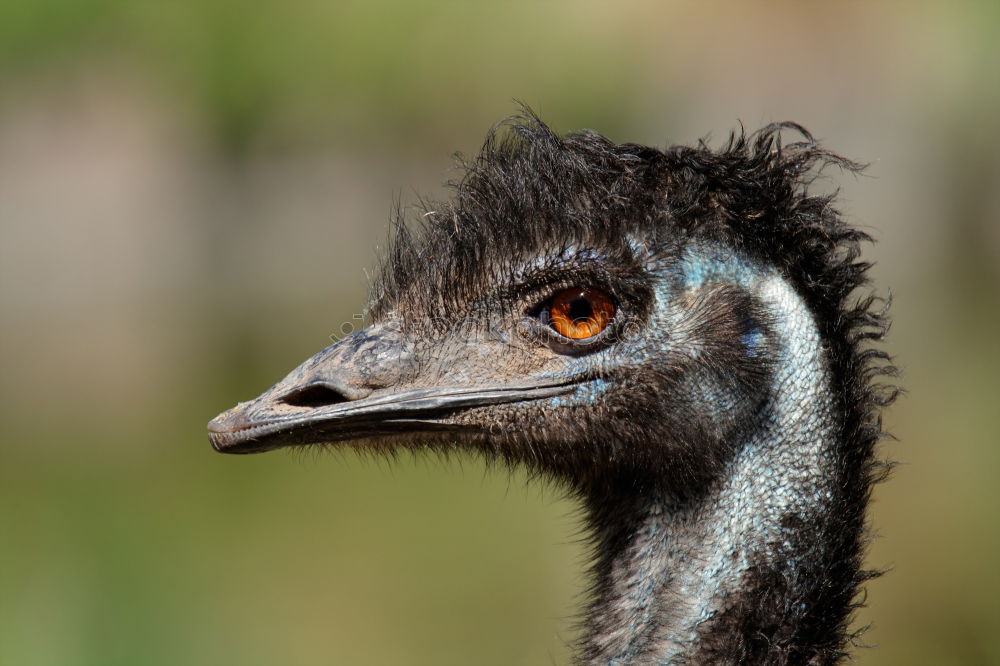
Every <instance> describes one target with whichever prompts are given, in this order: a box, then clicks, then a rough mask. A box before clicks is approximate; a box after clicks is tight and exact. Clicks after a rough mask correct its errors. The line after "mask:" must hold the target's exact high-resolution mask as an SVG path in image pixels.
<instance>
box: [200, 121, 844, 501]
mask: <svg viewBox="0 0 1000 666" xmlns="http://www.w3.org/2000/svg"><path fill="white" fill-rule="evenodd" d="M782 129H786V127H785V126H775V127H771V128H767V129H765V130H764V131H762V132H761V133H759V134H758V135H757V136H756V137H755V138H752V139H749V140H748V139H747V138H745V137H743V136H737V137H734V138H732V139H731V140H730V142H729V144H728V145H727V146H725V147H724V148H723V149H722V150H720V151H719V152H713V151H710V150H709V149H708V148H706V147H705V146H699V147H697V148H674V149H670V150H668V151H666V152H661V151H658V150H655V149H651V148H646V147H642V146H638V145H629V144H625V145H617V144H614V143H612V142H611V141H609V140H607V139H605V138H603V137H601V136H599V135H597V134H594V133H590V132H583V133H578V134H573V135H569V136H567V137H559V136H557V135H555V134H554V133H553V132H552V131H551V130H549V128H548V127H546V126H545V125H543V124H542V123H541V122H540V121H539V120H537V119H536V118H533V117H528V118H526V119H520V120H518V121H516V122H513V123H511V124H510V125H509V126H508V127H507V128H505V129H504V130H501V132H500V133H496V132H494V133H491V134H490V136H489V137H488V138H487V141H486V144H485V145H484V148H483V150H482V152H481V153H480V155H479V156H478V157H477V158H476V159H475V160H474V161H473V162H471V163H470V164H467V165H466V168H467V172H466V176H465V177H464V178H463V179H462V181H461V182H460V183H458V184H457V186H456V187H455V198H454V200H453V202H451V203H448V204H441V205H439V206H433V207H431V209H429V210H427V211H426V214H425V215H424V216H423V222H422V228H421V229H418V230H416V231H415V232H411V231H409V230H408V229H407V228H406V227H405V226H404V225H403V223H402V222H397V224H396V233H395V238H394V241H393V243H392V245H391V249H390V251H389V252H388V254H387V256H386V257H385V258H384V260H383V265H382V267H381V276H380V280H379V281H378V283H377V284H376V285H375V289H374V293H373V296H372V300H371V303H370V304H369V309H368V312H369V315H370V317H371V320H372V324H371V326H369V327H368V328H366V329H364V330H361V331H359V332H357V333H354V334H353V335H351V336H349V337H347V338H345V339H343V340H340V341H338V342H336V343H335V344H333V345H331V346H330V347H328V348H326V349H324V350H322V351H321V352H319V353H318V354H316V355H315V356H313V357H312V358H310V359H308V360H307V361H306V362H305V363H303V364H302V365H301V366H299V367H298V368H296V369H295V370H293V371H292V372H291V373H290V374H289V375H288V376H287V377H286V378H285V379H283V380H281V381H280V382H278V383H277V384H276V385H275V386H273V387H272V388H271V389H269V390H268V391H266V392H265V393H264V394H262V395H261V396H259V397H258V398H255V399H254V400H251V401H250V402H247V403H241V404H240V405H238V406H236V407H234V408H233V409H231V410H229V411H228V412H225V413H223V414H221V415H220V416H218V417H217V418H216V419H215V420H213V421H212V422H211V423H210V424H209V430H210V433H211V435H210V436H211V441H212V444H213V445H214V447H215V448H216V449H217V450H219V451H222V452H227V453H255V452H260V451H266V450H270V449H274V448H278V447H283V446H311V445H323V444H337V443H341V442H344V443H350V444H352V445H355V446H360V447H366V448H370V449H376V450H386V449H389V448H399V447H405V448H429V449H435V450H447V449H450V448H452V447H456V446H461V447H465V448H471V449H473V450H476V451H479V452H481V453H482V454H484V455H486V456H487V457H489V458H491V459H500V460H502V461H505V462H508V463H511V464H524V465H527V466H529V467H531V468H533V469H535V470H538V471H541V472H543V473H546V474H551V475H554V476H556V477H558V478H561V479H564V480H566V481H568V482H569V483H570V484H571V485H572V486H573V487H575V488H577V489H579V490H581V491H586V490H587V489H592V488H594V487H595V486H604V485H606V484H612V485H619V484H622V483H625V484H629V485H632V486H638V487H644V486H647V485H655V486H665V487H667V488H668V489H669V490H670V491H671V492H674V493H680V494H684V493H686V492H689V491H697V489H698V488H700V487H702V486H703V485H704V483H705V482H706V481H708V480H710V479H711V478H712V476H713V475H714V474H716V473H717V472H718V470H719V469H720V467H721V466H722V464H723V463H724V462H725V460H726V459H727V458H729V457H730V456H731V455H732V454H733V449H734V447H735V446H736V445H737V443H738V442H739V441H740V440H741V437H740V435H741V434H742V433H744V432H745V431H747V430H749V429H751V428H752V427H754V420H755V419H756V418H757V415H758V412H759V411H760V410H759V407H760V405H761V402H762V401H763V400H764V399H765V397H766V396H767V395H768V394H769V390H770V386H769V383H770V380H771V377H772V369H773V367H774V364H775V360H776V358H777V356H778V355H779V354H780V350H779V349H778V348H777V344H776V342H775V336H774V335H773V333H774V326H775V322H774V320H773V317H772V313H771V312H770V311H769V309H768V307H767V305H766V304H765V303H763V302H761V300H760V299H759V298H758V296H757V291H756V290H755V289H754V288H753V285H755V284H759V283H760V282H761V281H764V280H767V279H769V278H770V277H777V278H780V279H787V280H788V281H789V282H791V283H792V284H796V285H797V286H798V288H799V289H800V291H801V292H802V295H803V296H804V298H806V300H807V302H810V304H811V305H812V306H813V307H814V308H816V309H817V310H818V311H819V314H821V315H822V314H825V312H824V311H828V312H834V311H836V307H837V306H838V305H839V300H840V299H841V298H842V297H843V295H844V294H845V293H846V292H845V289H846V290H848V291H849V287H852V286H853V283H852V280H855V281H856V278H857V275H855V274H853V273H851V274H848V271H846V270H841V271H840V272H839V273H837V272H833V273H830V272H828V275H829V276H831V279H830V280H828V282H827V284H822V285H817V284H810V283H809V281H807V280H805V279H804V277H803V276H804V275H806V274H808V271H809V270H810V269H812V268H815V267H816V266H827V265H830V264H831V257H833V255H834V254H835V253H836V252H837V251H838V245H837V244H838V243H839V242H842V241H843V240H844V239H845V238H847V237H849V236H850V234H852V233H855V232H852V231H850V230H848V229H846V228H841V227H838V226H837V221H836V216H835V215H833V213H832V212H831V211H830V210H829V200H828V199H826V198H823V197H809V196H806V195H805V194H803V193H802V192H801V190H800V187H799V185H800V184H801V183H800V182H799V179H800V177H801V176H802V174H803V173H804V172H806V171H807V170H808V169H809V168H810V167H812V166H814V165H815V163H816V162H817V161H823V160H830V161H837V159H838V158H835V157H834V156H832V155H830V154H827V153H824V152H823V151H821V150H820V149H819V148H817V147H816V146H815V144H814V143H813V142H812V140H811V138H810V137H809V136H808V134H805V132H804V130H801V128H798V127H791V129H795V130H797V131H800V132H802V133H803V134H805V141H804V142H803V143H800V144H793V145H792V146H787V147H784V148H783V147H781V145H780V140H779V132H780V130H782ZM793 237H794V242H790V241H792V239H793ZM833 263H836V262H833ZM840 264H843V262H840ZM838 265H839V264H838ZM852 265H853V264H852Z"/></svg>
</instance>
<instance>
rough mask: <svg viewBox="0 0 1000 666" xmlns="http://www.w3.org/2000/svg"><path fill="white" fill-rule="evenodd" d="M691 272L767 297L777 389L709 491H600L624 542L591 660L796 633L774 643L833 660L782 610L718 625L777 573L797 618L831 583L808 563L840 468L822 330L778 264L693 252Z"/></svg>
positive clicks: (679, 656)
mask: <svg viewBox="0 0 1000 666" xmlns="http://www.w3.org/2000/svg"><path fill="white" fill-rule="evenodd" d="M707 265H710V266H711V267H712V268H711V271H710V272H708V273H706V272H705V270H704V268H703V267H704V266H707ZM685 276H686V283H687V285H688V288H690V289H697V288H699V287H700V286H702V284H703V283H705V282H709V281H712V280H715V279H720V278H721V279H725V280H727V281H730V282H733V283H736V284H738V285H739V287H741V288H744V289H747V290H749V291H750V292H751V293H753V294H754V296H755V297H756V298H758V299H759V300H760V301H761V302H762V303H763V304H764V305H765V307H766V309H767V310H768V312H769V313H770V314H771V316H772V317H773V322H774V325H773V329H774V337H776V338H777V339H776V340H775V343H776V344H775V348H776V350H777V363H776V364H775V366H774V374H773V377H772V388H771V390H770V394H769V395H768V396H767V397H766V399H765V400H764V401H763V403H762V406H761V408H760V410H759V412H758V415H757V418H756V420H755V422H754V424H753V428H752V429H751V430H750V431H749V432H746V433H744V434H743V436H742V441H741V442H739V444H738V445H737V446H736V447H735V450H736V454H735V456H734V457H733V458H732V459H731V460H729V461H728V463H727V464H726V466H725V469H724V470H723V471H722V473H721V474H720V476H719V478H718V479H716V481H715V482H714V483H712V484H711V485H710V486H709V488H708V489H707V490H706V491H705V492H704V493H699V494H697V495H696V496H695V497H690V498H686V499H679V498H676V497H672V496H671V495H670V494H669V493H665V492H650V493H648V494H646V495H644V496H634V497H631V498H629V499H628V500H627V501H621V498H619V499H618V500H615V501H608V499H607V498H603V500H597V499H596V498H594V499H593V500H592V502H591V506H590V507H589V510H590V512H591V518H592V522H593V523H594V524H595V525H597V526H605V527H603V529H605V530H607V529H609V528H608V527H606V526H609V525H610V526H615V527H614V528H611V529H612V530H620V535H604V536H603V537H601V536H599V539H600V541H601V542H603V543H615V544H618V547H617V548H614V549H613V550H608V551H607V552H605V553H604V554H603V557H602V558H601V561H599V562H598V564H597V566H596V570H597V572H598V577H599V581H598V584H597V589H598V590H599V594H598V597H597V599H596V601H595V602H594V604H593V605H592V607H591V608H590V613H589V619H588V628H589V632H590V633H589V635H588V636H587V637H586V638H585V640H584V650H583V654H584V658H585V661H586V663H592V664H636V663H657V664H689V663H690V664H702V663H738V662H740V661H742V660H743V659H745V658H747V657H748V656H750V655H749V653H748V648H747V645H749V644H752V643H753V642H754V641H755V640H759V639H761V638H766V639H768V640H769V641H772V644H773V640H774V639H778V638H780V637H785V638H786V639H787V638H788V636H789V635H790V636H791V640H789V641H788V643H787V644H786V645H776V644H775V645H774V646H775V647H776V648H778V650H779V651H780V650H785V652H786V654H787V655H791V654H792V653H793V652H794V654H795V655H798V656H805V653H808V652H810V651H811V652H812V653H813V657H815V658H816V659H817V660H818V661H817V663H822V661H823V650H824V649H825V648H824V647H823V646H809V645H805V644H802V643H804V642H805V641H804V640H803V638H804V637H801V638H800V637H797V636H796V635H795V633H796V628H795V627H794V626H782V618H781V617H774V616H772V615H768V617H767V618H766V624H767V625H769V626H753V625H752V624H751V625H749V626H746V627H744V628H743V633H742V634H740V633H729V632H728V631H727V632H722V631H720V628H721V623H722V622H724V621H725V618H726V611H727V610H730V609H736V608H738V607H741V606H744V605H747V604H754V603H755V601H754V595H755V594H756V593H758V592H759V591H760V588H761V587H765V586H766V587H768V588H769V589H772V590H773V587H772V585H773V577H774V576H778V577H780V578H782V579H783V580H784V581H786V582H787V591H788V593H789V597H788V598H786V599H785V600H784V601H783V602H782V603H783V604H784V606H785V608H784V609H783V611H784V612H785V613H787V619H788V621H789V622H791V621H793V619H796V618H801V617H802V616H804V615H808V613H809V612H810V609H809V608H808V607H806V604H808V603H809V602H808V601H806V599H811V598H813V597H815V596H821V595H818V594H817V591H816V590H807V589H805V588H808V587H809V586H812V585H822V584H823V583H824V580H823V578H822V577H818V578H817V577H815V576H810V572H809V571H808V570H807V568H808V567H809V566H810V562H811V561H814V560H815V553H814V552H811V551H812V550H814V549H816V548H822V547H823V538H824V531H825V530H824V526H825V525H827V524H828V523H829V520H828V515H827V514H828V511H829V505H830V500H831V498H832V493H833V490H832V484H835V483H836V477H837V474H836V460H835V447H834V445H833V444H834V440H835V437H836V428H835V422H834V414H833V400H832V397H831V395H830V386H829V378H828V372H827V362H826V359H825V356H824V351H823V346H822V344H821V342H820V337H819V333H818V331H817V329H816V326H815V325H814V323H813V321H812V317H811V315H810V313H809V311H808V309H807V308H806V306H805V304H804V303H803V302H802V299H801V298H800V297H799V296H798V295H797V294H796V293H795V291H794V290H793V289H792V288H791V287H790V286H789V285H788V283H787V282H785V281H784V280H783V279H781V278H780V277H779V276H777V275H776V274H773V273H767V272H761V271H757V270H751V269H748V268H747V267H746V266H745V265H744V264H742V263H741V262H738V261H737V260H735V259H733V260H731V261H719V257H713V261H712V262H711V263H710V264H708V263H706V262H705V260H704V255H703V254H691V255H689V258H688V261H687V269H686V271H685ZM598 529H602V528H601V527H599V528H598ZM806 550H808V551H810V552H805V551H806ZM807 560H808V561H807ZM800 599H801V600H800ZM727 629H729V627H727ZM831 656H832V655H831ZM773 657H774V659H773V660H771V659H769V660H768V661H767V662H766V663H782V662H781V661H780V659H781V655H780V654H774V655H773ZM755 663H756V662H755Z"/></svg>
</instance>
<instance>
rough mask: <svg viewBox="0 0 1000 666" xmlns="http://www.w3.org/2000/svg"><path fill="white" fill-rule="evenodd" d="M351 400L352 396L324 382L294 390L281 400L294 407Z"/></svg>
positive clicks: (318, 405)
mask: <svg viewBox="0 0 1000 666" xmlns="http://www.w3.org/2000/svg"><path fill="white" fill-rule="evenodd" d="M349 400H350V398H348V397H347V396H346V395H344V394H343V393H341V392H340V391H338V390H336V389H333V388H330V387H329V386H326V385H324V384H314V385H312V386H306V387H305V388H301V389H298V390H297V391H292V392H291V393H289V394H288V395H286V396H285V397H284V398H282V399H281V402H283V403H285V404H286V405H291V406H292V407H325V406H327V405H336V404H337V403H341V402H348V401H349Z"/></svg>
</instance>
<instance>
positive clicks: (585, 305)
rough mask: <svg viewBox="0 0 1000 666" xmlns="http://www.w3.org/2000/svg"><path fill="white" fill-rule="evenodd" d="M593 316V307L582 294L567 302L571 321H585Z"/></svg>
mask: <svg viewBox="0 0 1000 666" xmlns="http://www.w3.org/2000/svg"><path fill="white" fill-rule="evenodd" d="M593 316H594V308H592V307H591V306H590V301H589V300H588V299H587V298H586V297H584V296H577V297H576V298H574V299H573V300H572V301H570V303H569V318H570V319H572V320H573V321H587V320H588V319H590V318H592V317H593Z"/></svg>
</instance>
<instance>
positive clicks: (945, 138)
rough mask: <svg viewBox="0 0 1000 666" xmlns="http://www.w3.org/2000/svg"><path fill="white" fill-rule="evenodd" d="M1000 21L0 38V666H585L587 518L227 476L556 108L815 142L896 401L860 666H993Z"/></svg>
mask: <svg viewBox="0 0 1000 666" xmlns="http://www.w3.org/2000/svg"><path fill="white" fill-rule="evenodd" d="M998 45H1000V5H998V4H997V3H996V2H993V1H991V0H982V1H979V2H973V1H960V2H953V3H947V4H945V3H932V2H907V3H902V2H899V3H889V2H886V3H862V2H841V3H795V2H790V1H788V2H745V3H729V4H725V5H722V4H717V3H696V2H693V1H689V2H671V3H653V2H630V3H601V2H572V3H571V2H545V3H526V2H511V3H500V2H495V3H458V2H441V3H425V2H402V1H400V0H396V1H388V2H369V3H362V2H336V3H335V2H288V3H278V2H271V3H265V2H261V3H246V2H236V1H235V0H176V1H173V2H125V1H122V0H86V1H83V0H3V2H2V3H0V234H2V236H0V329H2V337H0V340H2V342H0V363H2V367H3V372H2V373H0V424H2V425H0V432H2V433H3V440H2V449H0V455H2V457H0V530H2V531H0V535H2V536H0V663H3V664H61V665H67V664H134V665H139V664H223V663H224V664H498V665H500V664H539V663H566V661H567V658H568V652H567V649H566V647H565V644H566V642H567V641H568V640H570V639H572V637H573V636H574V635H575V634H574V631H575V629H574V624H573V617H572V613H573V610H574V609H575V608H576V604H577V601H578V599H579V595H580V593H581V591H582V580H583V579H582V572H583V557H584V552H583V549H582V547H581V546H580V544H579V543H578V539H577V530H578V528H579V525H578V522H577V519H576V517H575V513H574V507H573V506H572V505H571V504H570V503H568V502H565V501H564V500H563V499H562V498H561V497H560V495H559V494H558V492H555V491H553V490H551V489H548V490H546V489H539V488H530V489H527V490H525V489H523V488H524V484H523V481H524V479H523V478H522V475H521V474H518V473H515V474H513V475H510V476H508V475H506V474H503V473H497V472H487V471H485V470H484V469H483V467H482V465H481V464H480V463H479V462H477V461H475V460H460V461H452V462H448V463H444V462H440V461H436V460H426V459H420V458H417V459H412V460H411V459H404V460H401V461H399V462H398V463H395V464H391V465H390V464H388V463H385V462H378V461H367V460H362V459H359V458H356V457H355V456H354V455H353V454H351V453H348V452H344V453H342V454H339V455H322V456H312V455H308V454H289V453H285V454H281V453H278V454H271V455H267V456H260V457H247V458H229V457H223V456H218V455H215V454H213V453H212V452H211V451H210V449H209V446H208V444H207V441H206V438H205V433H204V424H205V422H206V421H207V420H208V419H209V418H210V417H212V416H214V415H215V414H216V413H217V412H218V411H221V410H222V409H224V408H226V407H228V406H230V405H231V404H233V403H234V402H235V401H236V400H237V399H246V398H249V397H251V396H253V395H255V394H256V393H258V392H259V391H260V390H262V389H263V388H265V387H266V386H268V385H270V384H271V383H272V382H273V381H274V380H276V379H277V378H279V377H280V376H282V375H283V374H284V372H285V371H287V370H288V369H290V368H291V367H292V366H294V365H295V364H297V363H298V362H299V360H300V359H302V358H304V357H305V356H306V355H307V354H309V353H311V352H313V351H315V350H316V349H318V348H320V347H322V346H324V345H325V344H326V343H327V341H328V339H327V336H328V335H329V334H331V333H335V332H336V331H338V330H339V329H340V326H341V325H342V324H343V323H344V322H351V321H353V320H352V316H353V314H354V313H356V312H357V311H358V310H359V308H360V306H361V304H362V303H363V301H364V297H365V289H366V284H367V281H366V278H365V273H364V271H365V269H366V268H368V267H370V266H372V265H373V259H374V256H375V252H376V251H377V249H378V248H379V247H380V246H381V245H382V244H383V241H384V237H385V230H386V226H387V221H388V219H389V217H390V215H391V213H392V210H393V207H394V202H395V201H401V202H402V203H403V204H404V205H407V204H412V203H414V202H415V201H416V200H417V194H416V193H418V192H419V193H423V194H426V195H429V196H432V197H435V196H444V195H445V190H443V189H442V187H441V183H442V182H443V181H446V180H448V179H451V178H454V177H456V175H457V173H456V171H455V170H454V168H453V166H452V164H453V163H452V159H451V153H452V152H453V151H455V150H460V151H462V152H464V153H466V154H468V153H474V152H475V150H476V149H477V146H478V144H479V142H480V141H481V140H482V136H483V134H484V132H485V130H486V129H487V128H488V127H489V126H490V125H492V124H493V123H494V122H496V121H498V120H500V119H501V118H503V117H504V116H506V115H508V114H509V113H512V112H513V111H514V110H515V108H516V107H515V105H514V103H513V102H512V98H517V99H520V100H523V101H525V102H526V103H528V104H530V105H531V106H532V107H533V108H535V110H537V111H538V112H539V113H540V114H541V115H542V117H543V118H545V119H546V120H547V121H548V122H549V123H551V124H552V125H553V126H554V127H555V128H557V129H558V130H560V131H569V130H573V129H579V128H582V127H589V128H594V129H597V130H599V131H602V132H604V133H606V134H608V135H610V136H611V137H612V138H614V139H616V140H619V141H634V142H641V143H651V144H655V145H660V146H663V145H667V144H669V143H675V142H677V143H679V142H693V141H695V140H697V139H698V138H701V137H708V138H709V140H710V141H713V142H716V143H718V142H719V141H721V140H722V139H723V138H724V137H725V136H726V135H727V133H728V131H729V130H730V129H732V128H734V127H738V126H739V123H740V122H742V123H743V124H745V125H746V126H747V128H749V129H753V128H756V127H758V126H760V125H762V124H764V123H767V122H770V121H774V120H783V119H793V120H796V121H798V122H801V123H803V124H805V125H806V126H807V127H809V128H810V129H811V130H812V131H813V132H814V133H816V134H817V136H819V137H821V138H822V139H823V140H824V141H825V143H826V144H827V145H828V146H830V147H831V148H833V149H835V150H837V151H840V152H842V153H844V154H846V155H848V156H850V157H852V158H855V159H858V160H861V161H865V162H869V163H871V167H870V168H869V170H868V175H867V176H863V177H860V178H846V177H845V178H840V177H837V178H833V179H832V180H831V182H837V181H839V184H840V185H841V186H842V208H843V209H844V210H845V212H846V213H847V215H848V216H849V217H850V219H852V220H853V221H855V222H856V223H858V224H861V225H863V226H864V227H865V228H866V229H868V230H870V231H871V233H872V234H873V235H874V236H875V237H876V238H877V239H878V241H879V242H878V245H876V246H874V247H872V248H870V249H869V251H868V256H869V257H871V258H872V259H873V260H875V261H876V262H877V266H876V268H875V271H874V272H875V278H876V280H877V283H878V286H879V288H880V289H882V290H883V291H884V290H885V289H887V288H891V289H892V291H893V294H894V296H895V304H894V308H893V309H894V313H895V315H894V319H895V324H894V330H893V333H892V336H891V340H890V348H891V351H892V352H893V353H895V354H896V355H897V357H898V360H899V362H900V365H901V366H902V367H903V368H904V371H905V373H906V374H905V380H904V383H905V386H906V388H907V389H908V391H909V395H908V396H907V397H906V398H905V399H903V400H902V401H900V402H899V403H898V404H897V405H896V406H895V407H893V408H892V409H891V410H890V411H889V412H888V414H887V415H886V422H887V425H888V427H889V429H890V430H891V431H893V432H894V433H895V434H896V435H897V436H898V437H899V439H900V440H901V442H900V443H898V444H896V443H892V444H888V445H887V446H886V447H885V449H884V452H885V455H886V456H887V457H890V458H893V459H896V460H898V461H900V462H901V463H902V464H901V465H900V467H899V468H898V469H897V471H896V473H895V475H894V477H893V478H892V480H890V481H889V482H888V483H886V484H884V485H883V486H880V487H879V488H878V489H877V491H876V494H875V502H874V505H873V510H872V519H873V523H874V526H875V529H876V530H877V532H878V533H879V535H880V538H879V539H878V540H877V541H876V542H875V544H874V546H873V547H872V549H871V553H870V556H869V562H870V564H871V565H873V566H886V567H890V568H891V572H890V573H889V574H888V575H887V576H885V577H883V578H882V579H880V580H878V581H876V582H874V583H872V584H871V585H870V586H869V595H868V607H867V608H865V609H864V610H863V611H861V612H860V613H859V615H858V620H857V621H858V622H859V623H861V624H869V623H870V624H871V625H872V627H871V629H870V631H869V632H868V633H867V634H866V639H867V641H868V642H869V643H870V644H873V645H876V646H877V647H876V648H875V649H872V650H863V651H860V652H859V653H858V655H857V662H858V663H860V664H870V665H875V664H880V665H881V664H989V663H1000V631H998V629H1000V605H998V604H997V601H996V600H997V599H998V598H1000V575H998V573H997V562H998V561H1000V530H998V519H997V516H998V510H1000V501H998V500H1000V490H998V483H997V479H996V474H997V469H998V467H1000V465H998V463H1000V446H998V443H1000V442H998V437H997V433H998V432H1000V418H998V414H1000V410H998V408H997V403H998V398H1000V380H998V377H1000V351H998V350H1000V347H998V345H997V339H998V334H1000V313H998V310H1000V307H998V305H1000V298H998V286H1000V269H998V262H1000V46H998Z"/></svg>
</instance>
